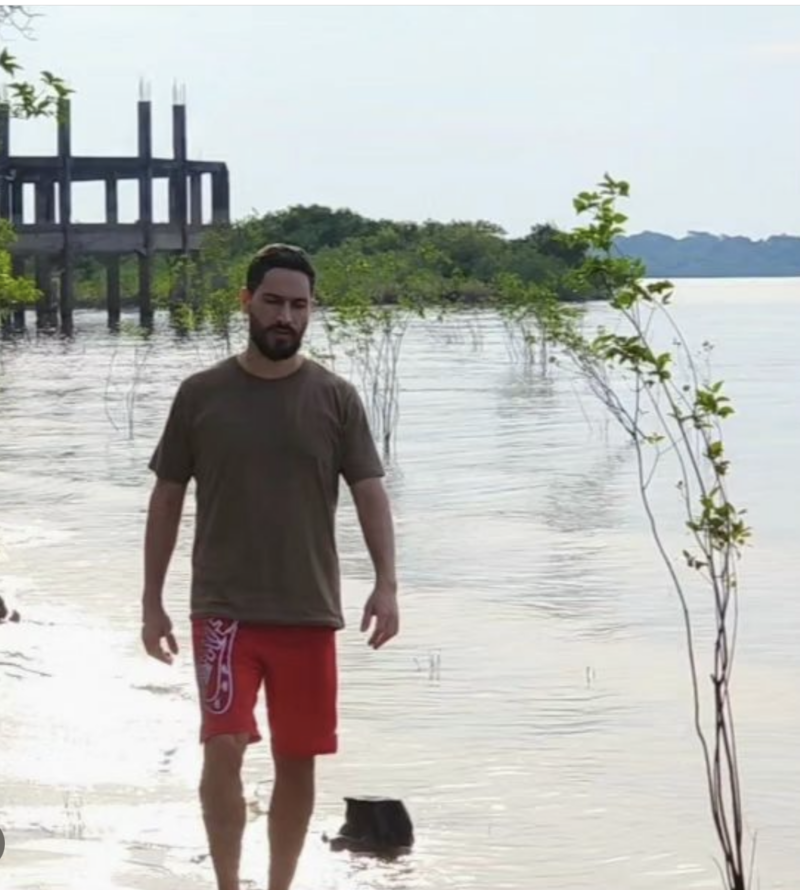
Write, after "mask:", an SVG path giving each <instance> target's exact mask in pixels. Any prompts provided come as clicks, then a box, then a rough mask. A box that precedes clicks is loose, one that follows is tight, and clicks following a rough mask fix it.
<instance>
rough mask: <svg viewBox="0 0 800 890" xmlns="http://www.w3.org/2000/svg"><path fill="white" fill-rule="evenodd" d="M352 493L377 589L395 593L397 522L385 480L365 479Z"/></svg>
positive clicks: (357, 484)
mask: <svg viewBox="0 0 800 890" xmlns="http://www.w3.org/2000/svg"><path fill="white" fill-rule="evenodd" d="M351 491H352V494H353V502H354V504H355V507H356V512H357V513H358V521H359V523H360V525H361V531H362V533H363V535H364V543H365V544H366V545H367V550H369V555H370V558H371V559H372V564H373V566H374V567H375V582H376V584H377V586H379V587H381V588H385V589H386V590H387V591H391V592H393V593H395V592H396V591H397V573H396V568H395V544H394V522H393V520H392V510H391V506H390V504H389V496H388V495H387V493H386V489H385V488H384V485H383V480H382V479H380V478H373V479H364V480H363V481H361V482H357V483H356V484H355V485H353V487H352V488H351Z"/></svg>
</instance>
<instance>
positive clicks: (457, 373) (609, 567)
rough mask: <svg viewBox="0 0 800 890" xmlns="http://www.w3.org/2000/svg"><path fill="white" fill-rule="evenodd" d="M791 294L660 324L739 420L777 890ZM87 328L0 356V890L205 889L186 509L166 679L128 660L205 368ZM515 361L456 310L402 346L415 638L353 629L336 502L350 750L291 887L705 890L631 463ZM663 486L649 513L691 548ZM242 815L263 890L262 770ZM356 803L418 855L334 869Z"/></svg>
mask: <svg viewBox="0 0 800 890" xmlns="http://www.w3.org/2000/svg"><path fill="white" fill-rule="evenodd" d="M797 290H800V288H798V287H797V286H796V285H795V284H794V283H792V282H790V283H788V284H787V283H781V284H780V286H778V285H777V284H775V283H768V284H766V285H764V284H758V285H757V287H755V286H752V285H749V284H748V285H747V286H746V287H744V286H743V285H741V284H740V283H736V282H733V283H729V284H723V285H721V284H719V283H716V284H695V285H687V286H685V287H684V288H683V289H682V292H681V300H680V301H679V307H680V308H679V311H680V313H681V322H682V324H683V325H684V328H685V329H686V330H688V331H689V332H690V334H691V335H692V336H694V335H695V333H696V336H697V338H698V345H699V342H700V341H701V340H702V339H705V338H706V337H709V338H711V339H713V340H714V341H715V342H716V343H717V344H718V345H717V347H716V348H715V350H714V352H713V354H712V361H713V368H714V372H715V375H716V376H720V377H723V378H724V379H725V380H726V383H727V386H728V388H729V390H730V391H731V394H732V396H733V398H734V402H735V403H736V405H737V407H738V409H739V413H738V416H737V419H736V420H735V421H734V422H733V423H732V424H731V427H730V431H729V441H730V443H731V444H730V448H731V450H732V453H733V454H734V455H735V461H734V463H735V473H736V477H735V478H736V481H737V487H738V491H737V500H738V501H740V502H742V503H746V504H747V506H748V507H749V508H750V520H751V523H752V525H753V526H754V528H755V530H756V546H755V547H754V548H753V549H752V550H751V551H750V552H749V553H748V554H747V558H746V562H745V566H744V571H743V577H742V582H743V601H742V632H741V640H740V649H739V652H738V659H739V663H738V667H737V674H736V683H737V700H736V708H737V713H738V714H739V742H740V746H741V757H742V769H743V773H744V786H745V800H746V805H747V813H748V823H747V826H746V827H747V830H748V831H749V832H751V833H752V832H754V831H758V835H759V840H758V859H757V862H758V865H757V873H758V875H759V877H760V880H761V886H762V887H764V888H783V887H786V888H788V887H794V886H795V881H796V872H797V867H798V865H800V859H799V858H798V855H797V852H796V851H797V845H796V838H797V836H798V830H800V794H799V793H798V792H800V767H799V766H798V761H797V758H796V756H794V751H795V750H796V748H797V743H798V741H799V740H800V717H798V715H797V709H796V708H794V707H792V703H793V702H794V701H796V696H797V692H796V690H797V683H798V680H800V676H799V674H800V671H798V656H797V646H796V632H795V630H796V627H797V625H798V619H800V606H799V605H798V599H797V596H796V590H797V584H796V577H797V572H798V569H800V559H799V558H798V555H797V553H798V551H797V547H796V540H797V534H798V531H799V529H798V525H800V522H798V519H797V511H796V504H797V502H798V499H799V498H800V478H799V477H798V473H797V471H796V469H795V461H796V458H795V455H796V453H797V447H798V444H800V428H799V427H798V425H797V423H796V422H794V421H795V419H796V417H797V412H798V408H800V395H798V390H797V386H796V382H797V379H798V370H800V357H798V351H797V349H796V342H795V340H796V338H795V333H794V332H795V331H796V330H797V329H798V325H799V324H800V300H798V299H797V297H798V293H797ZM79 329H81V330H80V331H79V334H78V336H77V338H76V339H75V340H74V341H73V342H70V343H65V342H60V341H58V340H38V341H37V340H32V341H31V342H29V343H24V344H19V345H17V346H13V345H11V346H4V347H3V366H4V372H3V376H2V377H1V378H0V384H2V388H1V389H0V594H2V595H3V596H4V597H6V598H7V599H9V600H13V601H15V602H16V603H17V604H18V606H19V607H20V609H21V611H22V612H23V616H24V619H25V620H24V621H23V623H21V624H19V625H14V626H10V625H4V626H2V627H0V695H1V699H0V700H1V701H2V706H1V707H2V709H1V710H0V746H2V747H1V749H0V750H2V767H3V773H2V775H3V783H2V790H0V827H2V829H3V831H4V833H5V835H6V839H7V850H6V854H5V856H4V857H3V860H2V861H0V877H2V886H3V887H4V888H6V887H8V888H11V890H22V888H48V890H49V888H64V890H68V888H72V887H76V888H77V887H78V886H80V887H82V888H83V887H86V886H90V887H107V888H111V887H116V888H132V890H133V888H136V890H162V888H163V890H167V888H170V890H172V888H174V887H176V886H177V883H176V882H179V883H180V886H182V887H188V888H192V887H197V888H201V887H202V888H209V887H211V886H212V884H211V881H210V875H211V872H210V867H209V864H208V861H207V859H206V858H205V848H204V836H203V832H202V826H201V823H200V820H199V814H198V810H197V805H196V793H195V789H196V784H197V777H198V769H199V763H200V751H199V747H198V745H197V739H196V732H197V729H196V726H197V715H196V707H195V699H194V687H193V674H192V671H191V667H190V664H189V659H188V657H187V655H186V652H187V651H188V645H189V635H188V628H187V625H186V622H185V609H186V606H187V599H188V596H187V582H188V555H189V547H190V544H191V520H192V517H191V513H192V508H191V505H190V506H189V508H188V511H187V516H186V520H185V524H184V529H183V534H182V537H181V540H180V544H179V549H178V553H177V554H176V558H175V561H174V564H173V570H172V573H171V575H170V582H169V590H168V594H167V596H168V602H169V605H170V607H171V610H172V613H173V617H174V618H175V620H176V622H177V623H178V630H179V642H180V644H181V647H182V652H181V657H180V658H179V660H178V663H177V664H176V665H175V666H174V667H172V668H167V667H164V666H161V665H157V664H155V663H153V662H149V661H147V659H145V658H144V656H143V655H142V653H141V652H140V649H139V643H138V610H139V604H138V599H139V578H140V562H141V555H140V554H141V549H140V548H141V537H142V528H143V519H144V510H145V506H146V499H147V494H148V486H149V484H150V479H149V477H148V473H147V470H146V462H147V459H148V457H149V454H150V450H151V448H152V446H153V444H154V442H155V439H156V437H157V436H158V434H159V432H160V429H161V425H162V423H163V420H164V416H165V412H166V409H167V407H168V404H169V400H170V399H171V397H172V393H173V391H174V387H175V385H176V384H177V382H178V381H179V380H180V379H181V378H182V377H183V376H184V375H185V374H186V373H188V372H189V371H191V370H193V369H195V368H199V367H202V366H203V365H204V364H206V363H208V362H209V361H211V360H213V359H215V358H217V357H218V356H219V355H220V353H219V349H218V347H216V346H214V345H213V344H207V343H186V342H184V343H179V344H178V343H172V342H169V336H168V334H166V333H159V334H157V335H156V337H155V338H154V339H153V340H151V341H142V340H135V339H126V338H114V337H111V336H108V335H106V334H105V332H104V329H103V320H102V318H98V317H91V316H87V317H84V318H82V319H81V321H80V322H79ZM505 337H506V333H505V332H504V329H503V327H502V325H499V324H498V323H497V322H496V321H495V320H493V319H492V318H491V317H489V316H486V315H482V314H481V313H473V314H470V315H469V316H468V317H467V316H465V317H463V318H461V319H458V320H455V319H454V320H452V321H450V322H448V323H447V324H446V325H439V326H432V324H431V325H425V324H421V325H416V326H414V327H413V328H412V330H411V331H410V333H409V335H408V339H407V341H406V342H405V344H404V350H403V358H402V362H401V375H400V378H401V386H402V393H401V426H400V431H399V439H398V451H397V456H396V459H395V460H394V461H393V463H392V466H391V468H390V477H389V484H390V486H391V489H392V494H393V500H394V503H395V509H396V515H397V526H398V536H399V552H400V561H401V574H402V578H403V584H404V593H403V602H404V612H403V636H402V637H401V638H400V639H399V640H398V641H397V643H396V644H395V645H393V646H392V647H391V648H390V649H389V650H387V651H386V652H383V653H377V654H376V653H373V652H371V651H370V650H369V649H368V648H367V647H366V645H365V643H364V640H363V639H362V638H361V637H360V635H359V633H358V630H357V626H358V618H359V612H360V608H361V605H362V604H363V600H364V597H365V596H366V594H367V593H368V586H367V585H368V582H369V577H370V571H369V561H368V559H367V557H366V555H365V553H364V549H363V546H362V544H361V539H360V533H359V530H358V527H357V524H356V522H355V519H354V514H353V509H352V505H351V504H350V503H349V500H348V499H347V498H346V497H345V501H344V503H343V506H342V516H341V520H340V545H341V551H342V565H343V569H344V572H345V575H346V579H347V580H346V584H345V596H346V602H347V612H348V618H349V622H350V626H349V629H348V630H347V631H345V632H344V633H343V634H342V636H341V666H342V692H341V718H342V736H341V737H342V753H341V754H340V755H339V756H338V757H336V758H332V759H329V760H325V761H323V762H322V763H321V764H320V781H321V788H320V796H319V805H318V812H317V816H316V820H315V823H314V825H313V830H312V835H311V837H310V839H309V845H308V849H307V851H306V855H305V856H304V859H303V863H302V866H301V874H300V877H299V880H298V890H312V888H313V890H344V888H347V890H367V888H369V890H419V888H431V890H432V888H437V890H439V888H446V887H452V888H459V890H460V888H464V890H468V888H471V887H476V888H489V887H491V888H508V890H531V888H534V887H543V888H544V887H547V888H553V887H563V888H571V890H573V888H577V890H580V888H589V887H592V888H594V887H596V886H598V885H599V886H603V887H612V886H613V887H620V888H637V890H638V888H645V887H646V888H668V890H679V888H680V890H685V888H704V887H718V886H719V885H720V880H719V876H718V873H717V870H716V866H715V864H714V861H713V856H714V855H715V854H716V846H715V841H714V838H713V835H712V832H711V827H710V817H709V814H708V806H707V803H706V800H705V797H704V794H703V784H702V763H701V760H700V750H699V748H698V745H697V741H696V739H695V737H694V736H693V734H692V727H691V722H690V718H691V714H690V699H689V694H690V690H689V677H688V673H687V669H686V660H685V650H684V641H683V634H682V629H681V625H680V616H679V613H678V610H677V603H676V601H675V598H674V595H673V594H672V592H671V591H670V589H669V587H668V584H667V580H666V576H665V573H664V571H663V566H662V565H661V564H660V563H659V562H658V560H657V558H656V554H655V551H654V549H653V547H652V542H651V540H650V538H649V537H648V534H647V530H646V527H645V525H644V522H643V514H642V511H641V504H640V502H639V500H638V494H637V491H636V488H635V467H634V463H633V455H632V454H631V452H630V449H629V447H628V446H627V445H626V443H624V441H622V440H621V439H620V437H619V435H618V433H617V432H616V430H615V428H614V427H613V424H609V423H608V422H607V418H606V417H605V416H604V415H603V413H602V411H601V410H600V409H599V407H598V406H597V404H596V403H595V402H594V401H593V399H592V397H591V395H590V394H589V393H587V392H586V390H585V388H584V387H582V384H581V382H580V380H577V379H576V378H575V377H574V375H572V374H570V373H569V371H568V369H566V368H563V369H553V370H551V374H550V376H549V378H548V379H546V380H542V379H541V378H540V377H539V376H538V375H537V374H535V373H531V372H530V371H526V370H525V369H523V368H521V367H519V366H518V365H516V364H515V363H514V362H513V361H512V360H511V359H510V353H509V350H508V349H507V348H506V341H505ZM673 481H674V480H672V479H670V478H667V479H665V480H664V483H663V485H662V486H661V488H659V489H658V493H657V497H658V498H659V505H660V510H661V511H662V515H665V516H666V517H667V522H668V526H667V532H668V533H669V534H671V535H679V534H680V521H681V517H680V513H679V509H678V506H679V505H678V504H677V503H676V499H675V497H674V489H673V488H672V483H673ZM675 539H676V540H679V538H675ZM698 595H699V596H701V595H702V591H701V592H700V593H699V594H698ZM695 602H696V608H697V609H698V610H699V611H698V619H699V623H700V627H701V628H702V627H703V622H704V620H706V619H705V618H704V616H703V614H702V605H703V603H704V600H703V599H702V598H700V599H697V600H696V601H695ZM705 651H707V650H704V652H705ZM767 692H769V694H766V693H767ZM259 719H260V722H261V724H262V727H264V726H265V712H264V710H263V701H262V703H261V710H260V713H259ZM790 749H791V751H792V756H790ZM246 787H247V794H248V801H249V807H248V813H249V823H248V833H247V842H246V848H245V850H246V851H245V862H244V870H245V874H246V877H247V879H248V881H249V882H251V883H249V884H248V885H247V886H249V887H253V888H259V890H261V888H263V887H264V880H263V879H264V874H265V866H264V862H265V859H264V857H265V853H266V821H265V820H266V815H265V814H266V802H267V800H268V798H269V792H270V770H269V760H268V757H267V753H266V749H265V747H264V746H262V747H260V748H256V749H252V750H251V752H250V754H249V756H248V760H247V766H246ZM350 794H388V795H392V796H401V797H402V798H403V799H404V800H405V801H406V803H407V805H408V806H409V809H410V811H411V814H412V817H413V818H414V822H415V827H416V832H417V836H418V839H419V840H418V846H417V848H416V849H415V851H414V853H413V855H411V856H410V857H407V858H404V859H401V860H399V861H397V862H394V863H384V862H378V861H375V860H369V859H358V858H353V857H351V856H349V855H347V854H335V855H334V854H332V853H331V852H330V851H329V850H328V849H327V848H326V846H325V844H324V843H323V840H322V835H323V833H324V832H325V831H328V832H335V831H336V829H337V828H338V826H339V824H340V822H341V819H342V816H343V813H344V804H343V801H342V798H343V797H344V796H345V795H350Z"/></svg>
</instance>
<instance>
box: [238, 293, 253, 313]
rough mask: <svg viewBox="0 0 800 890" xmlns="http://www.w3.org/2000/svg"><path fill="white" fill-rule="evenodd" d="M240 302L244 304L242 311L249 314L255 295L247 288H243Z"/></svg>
mask: <svg viewBox="0 0 800 890" xmlns="http://www.w3.org/2000/svg"><path fill="white" fill-rule="evenodd" d="M239 302H240V303H241V304H242V311H243V312H247V310H248V309H249V308H250V304H251V303H252V302H253V295H252V294H251V293H250V291H249V290H248V289H247V288H246V287H243V288H242V289H241V290H240V291H239Z"/></svg>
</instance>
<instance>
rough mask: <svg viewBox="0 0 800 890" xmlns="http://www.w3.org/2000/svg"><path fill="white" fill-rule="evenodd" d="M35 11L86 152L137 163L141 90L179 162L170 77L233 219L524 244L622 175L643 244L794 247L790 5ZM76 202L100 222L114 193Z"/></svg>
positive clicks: (799, 19)
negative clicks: (378, 223) (788, 243)
mask: <svg viewBox="0 0 800 890" xmlns="http://www.w3.org/2000/svg"><path fill="white" fill-rule="evenodd" d="M30 8H31V9H32V10H33V11H35V12H36V13H38V14H39V15H40V17H39V18H38V19H36V20H35V22H34V28H35V33H34V39H32V40H29V39H24V38H22V37H19V36H15V35H13V34H10V33H4V34H3V43H4V45H6V46H8V47H9V49H10V50H11V52H13V53H14V54H15V55H16V56H17V58H18V60H19V61H20V62H21V63H22V64H23V66H24V69H25V72H26V73H27V74H28V75H35V74H36V72H37V71H39V70H41V69H49V70H51V71H54V72H55V73H57V74H59V75H61V76H63V77H64V78H66V80H67V81H68V82H69V84H70V86H71V87H73V88H74V89H75V91H76V93H75V96H74V97H73V151H74V152H75V153H76V154H134V153H135V152H136V102H137V100H138V97H139V83H140V78H145V79H146V80H147V81H148V83H149V84H150V90H151V94H152V99H153V103H154V107H153V116H154V150H155V152H156V153H162V154H165V155H169V154H170V152H171V136H170V119H171V118H170V115H171V112H170V104H171V101H172V89H173V84H174V83H175V82H176V81H177V82H179V83H181V84H184V85H185V88H186V94H187V105H188V117H189V152H190V156H191V157H193V158H196V159H205V160H222V161H225V162H226V163H227V164H228V166H229V168H230V174H231V201H232V212H233V216H234V217H236V218H239V217H242V216H245V215H248V214H250V213H251V212H257V213H266V212H269V211H274V210H278V209H281V208H284V207H287V206H290V205H294V204H312V203H316V204H324V205H328V206H331V207H348V208H350V209H352V210H355V211H357V212H359V213H363V214H365V215H367V216H373V217H382V218H392V219H403V220H417V221H419V220H424V219H438V220H445V221H448V220H466V219H469V220H478V219H484V220H491V221H492V222H495V223H498V224H499V225H501V226H502V227H503V228H504V229H505V230H506V231H507V232H508V233H509V234H510V235H512V236H519V235H523V234H525V233H526V232H527V231H528V230H529V229H530V227H531V226H533V225H535V224H537V223H541V222H552V223H555V224H558V225H562V226H569V225H572V224H574V223H575V216H574V214H573V211H572V199H573V197H574V195H575V194H576V193H577V192H579V191H581V190H583V189H585V188H591V187H592V186H593V185H594V184H595V183H596V182H597V181H598V180H599V179H600V178H602V176H603V175H604V174H605V173H606V172H609V173H610V174H612V175H613V176H615V177H618V178H621V179H626V180H627V181H628V182H630V184H631V190H632V197H631V200H630V201H628V202H627V203H626V207H625V209H626V211H627V212H628V213H629V215H630V222H629V231H630V232H636V231H642V230H650V231H661V232H665V233H668V234H672V235H676V236H681V235H684V234H686V233H687V232H689V231H708V232H713V233H716V234H724V235H745V236H748V237H751V238H764V237H768V236H769V235H772V234H800V8H798V7H789V6H785V7H777V6H765V7H755V6H746V7H742V6H738V7H737V6H695V7H670V6H653V7H644V6H630V7H625V6H605V7H603V6H596V7H588V6H585V7H575V6H572V7H570V6H564V7H556V6H540V7H537V6H527V7H512V6H505V7H503V6H496V7H491V6H470V7H466V6H460V7H459V6H428V7H424V6H413V7H412V6H390V7H380V6H369V7H365V6H339V7H336V6H317V7H311V6H297V7H289V6H261V7H248V6H225V7H223V6H188V5H187V6H160V7H154V6H128V7H113V6H80V7H75V6H73V7H69V6H42V7H35V6H34V7H30ZM54 150H55V128H54V126H53V125H52V123H47V122H17V121H15V122H14V125H13V128H12V145H11V151H12V154H14V153H19V154H49V153H53V152H54ZM160 188H161V187H159V189H160ZM165 194H166V186H163V191H161V190H160V191H157V193H156V204H157V212H159V213H162V212H165V211H164V205H165V202H164V196H165ZM134 196H135V186H134V185H133V184H131V185H130V189H127V188H126V189H125V190H123V191H122V192H121V201H122V204H123V207H122V219H123V220H125V219H126V218H129V219H133V218H134V216H135V204H134ZM74 200H75V207H76V210H75V215H76V217H77V218H78V219H79V220H80V221H83V222H90V221H99V220H100V219H101V218H102V217H101V214H102V209H103V192H102V186H101V185H97V186H93V185H82V186H81V187H79V188H78V190H77V191H76V193H75V198H74Z"/></svg>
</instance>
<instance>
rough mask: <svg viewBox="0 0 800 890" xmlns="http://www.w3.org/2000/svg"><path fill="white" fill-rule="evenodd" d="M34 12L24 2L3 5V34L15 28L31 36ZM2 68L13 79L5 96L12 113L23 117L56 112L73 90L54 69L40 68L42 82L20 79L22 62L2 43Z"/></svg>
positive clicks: (0, 13) (0, 23)
mask: <svg viewBox="0 0 800 890" xmlns="http://www.w3.org/2000/svg"><path fill="white" fill-rule="evenodd" d="M34 17H35V16H34V14H33V13H31V12H29V11H28V10H27V9H26V8H25V7H24V6H0V34H2V32H3V31H4V30H8V29H12V30H14V31H17V32H18V33H19V34H22V35H24V36H29V35H30V31H31V26H32V22H33V19H34ZM0 71H2V72H3V73H4V74H5V75H7V76H8V77H9V78H11V80H10V81H9V82H8V83H6V84H5V91H6V94H7V95H6V97H5V98H4V101H5V102H6V103H7V104H8V106H9V109H10V111H11V114H12V116H14V117H21V118H34V117H45V116H52V115H54V114H56V112H57V111H58V109H59V107H60V101H61V100H62V99H65V98H67V96H69V94H70V93H71V92H72V90H71V89H70V88H69V87H68V86H67V85H66V83H64V81H63V80H62V79H61V78H60V77H56V75H55V74H53V73H52V72H51V71H41V72H40V73H39V82H38V83H37V82H31V81H28V80H20V79H19V78H18V76H17V75H18V74H19V73H20V72H21V71H22V66H21V64H20V63H19V62H18V61H17V58H16V56H13V55H12V54H11V52H10V51H9V49H8V48H7V47H4V46H0Z"/></svg>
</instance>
